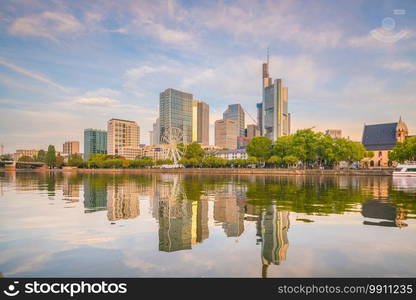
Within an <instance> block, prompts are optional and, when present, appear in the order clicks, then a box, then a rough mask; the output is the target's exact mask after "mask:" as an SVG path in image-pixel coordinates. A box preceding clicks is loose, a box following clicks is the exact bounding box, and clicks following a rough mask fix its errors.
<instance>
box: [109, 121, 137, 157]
mask: <svg viewBox="0 0 416 300" xmlns="http://www.w3.org/2000/svg"><path fill="white" fill-rule="evenodd" d="M139 143H140V127H139V126H138V125H137V123H136V122H134V121H128V120H120V119H111V120H109V121H108V122H107V154H109V155H120V151H121V148H122V147H130V148H138V147H139Z"/></svg>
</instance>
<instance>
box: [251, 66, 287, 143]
mask: <svg viewBox="0 0 416 300" xmlns="http://www.w3.org/2000/svg"><path fill="white" fill-rule="evenodd" d="M268 68H269V62H268V61H267V63H264V64H263V102H262V105H261V106H259V105H258V106H257V107H258V108H260V109H261V110H262V111H261V113H259V112H258V116H261V118H262V122H259V123H261V130H260V131H261V134H262V135H264V136H267V137H268V138H270V139H272V141H276V139H277V138H279V137H281V136H285V135H290V114H289V113H288V88H287V87H284V86H283V81H282V79H276V80H274V81H273V84H272V79H271V78H270V77H269V70H268Z"/></svg>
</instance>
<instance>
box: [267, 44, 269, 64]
mask: <svg viewBox="0 0 416 300" xmlns="http://www.w3.org/2000/svg"><path fill="white" fill-rule="evenodd" d="M267 65H269V47H267Z"/></svg>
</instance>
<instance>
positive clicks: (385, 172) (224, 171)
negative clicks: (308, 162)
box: [0, 168, 393, 176]
mask: <svg viewBox="0 0 416 300" xmlns="http://www.w3.org/2000/svg"><path fill="white" fill-rule="evenodd" d="M1 171H4V169H0V172H1ZM27 171H36V170H27V169H17V172H27ZM40 171H46V172H79V173H131V174H145V173H156V174H161V173H171V174H172V173H173V174H210V175H229V174H236V175H276V176H280V175H327V176H338V175H339V176H391V175H392V173H393V169H350V170H347V169H331V170H319V169H268V168H257V169H250V168H185V169H144V168H137V169H122V168H120V169H77V168H72V169H69V168H68V169H42V170H40Z"/></svg>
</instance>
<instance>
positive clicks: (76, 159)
mask: <svg viewBox="0 0 416 300" xmlns="http://www.w3.org/2000/svg"><path fill="white" fill-rule="evenodd" d="M68 165H69V166H73V167H82V166H83V165H84V160H83V159H82V156H81V154H78V153H75V154H72V155H71V156H70V157H69V159H68Z"/></svg>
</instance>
